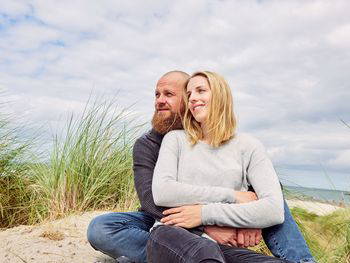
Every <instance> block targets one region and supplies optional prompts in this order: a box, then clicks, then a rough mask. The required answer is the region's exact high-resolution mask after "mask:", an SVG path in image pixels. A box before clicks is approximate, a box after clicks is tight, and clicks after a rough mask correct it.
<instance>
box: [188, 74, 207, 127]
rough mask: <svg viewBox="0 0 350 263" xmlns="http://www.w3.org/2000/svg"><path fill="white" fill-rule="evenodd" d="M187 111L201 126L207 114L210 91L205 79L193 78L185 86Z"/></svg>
mask: <svg viewBox="0 0 350 263" xmlns="http://www.w3.org/2000/svg"><path fill="white" fill-rule="evenodd" d="M187 98H188V106H189V109H190V111H191V113H192V115H193V117H194V118H195V120H196V121H197V122H199V123H201V124H203V123H204V122H205V120H206V118H207V116H208V113H209V104H210V99H211V89H210V86H209V82H208V80H207V79H206V78H205V77H202V76H195V77H193V78H191V79H190V81H189V82H188V84H187Z"/></svg>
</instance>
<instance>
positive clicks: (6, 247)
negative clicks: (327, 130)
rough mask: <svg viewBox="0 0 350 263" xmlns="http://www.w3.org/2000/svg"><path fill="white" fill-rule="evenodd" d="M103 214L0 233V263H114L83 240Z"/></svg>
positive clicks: (312, 207) (323, 207)
mask: <svg viewBox="0 0 350 263" xmlns="http://www.w3.org/2000/svg"><path fill="white" fill-rule="evenodd" d="M288 203H289V205H290V207H294V206H298V207H301V208H305V209H307V210H309V211H311V212H314V213H317V214H319V215H324V214H327V213H331V212H333V211H335V210H337V209H342V208H339V207H337V206H333V205H328V204H323V203H317V202H307V201H298V200H296V201H294V200H292V201H288ZM103 213H105V212H89V213H84V214H83V215H74V216H69V217H67V218H64V219H61V220H56V221H53V222H48V223H44V224H40V225H37V226H19V227H15V228H11V229H7V230H5V231H0V244H1V245H0V262H1V263H23V262H28V263H29V262H40V263H41V262H42V263H46V262H47V263H48V262H51V263H54V262H55V263H56V262H57V263H58V262H106V263H108V262H114V261H113V260H112V259H111V258H110V257H108V256H105V255H103V254H102V253H99V252H97V251H95V250H94V249H93V248H91V246H90V245H89V243H88V242H87V240H86V228H87V226H88V224H89V222H90V220H91V219H92V218H93V217H95V216H97V215H99V214H103Z"/></svg>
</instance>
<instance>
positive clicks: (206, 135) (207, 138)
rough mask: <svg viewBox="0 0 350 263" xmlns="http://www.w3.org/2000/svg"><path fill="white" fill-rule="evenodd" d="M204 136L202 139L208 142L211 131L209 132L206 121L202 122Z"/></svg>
mask: <svg viewBox="0 0 350 263" xmlns="http://www.w3.org/2000/svg"><path fill="white" fill-rule="evenodd" d="M201 128H202V133H203V138H202V141H204V142H206V143H208V142H209V133H208V127H207V126H206V125H205V123H201Z"/></svg>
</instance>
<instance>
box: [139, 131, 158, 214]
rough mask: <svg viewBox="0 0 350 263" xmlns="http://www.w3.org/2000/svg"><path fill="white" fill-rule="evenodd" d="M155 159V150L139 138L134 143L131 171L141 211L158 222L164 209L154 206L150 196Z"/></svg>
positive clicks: (156, 154) (156, 155)
mask: <svg viewBox="0 0 350 263" xmlns="http://www.w3.org/2000/svg"><path fill="white" fill-rule="evenodd" d="M157 157H158V153H157V152H155V149H152V147H151V146H150V145H149V144H148V143H147V141H145V139H144V138H142V137H141V138H139V139H138V140H137V141H136V142H135V145H134V148H133V162H134V165H133V169H134V182H135V188H136V192H137V195H138V197H139V200H140V203H141V207H142V209H143V210H144V211H146V212H147V213H149V214H151V215H152V216H153V217H154V218H155V219H158V220H159V219H160V218H162V217H163V215H162V212H163V211H164V210H165V208H163V207H160V206H156V205H155V204H154V200H153V195H152V177H153V171H154V167H155V165H156V162H157Z"/></svg>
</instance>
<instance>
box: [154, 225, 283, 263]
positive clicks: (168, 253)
mask: <svg viewBox="0 0 350 263" xmlns="http://www.w3.org/2000/svg"><path fill="white" fill-rule="evenodd" d="M147 262H149V263H152V262H154V263H162V262H164V263H168V262H173V263H175V262H178V263H199V262H222V263H225V262H226V263H236V262H242V263H248V262H250V263H260V262H266V263H270V262H271V263H272V262H290V261H286V260H283V259H278V258H274V257H270V256H266V255H262V254H259V253H256V252H254V251H252V250H249V249H245V248H236V247H230V246H225V245H218V244H217V243H215V242H213V241H211V240H209V239H207V238H204V237H200V236H197V235H195V234H192V233H191V232H189V231H188V230H186V229H184V228H181V227H175V226H166V225H161V226H158V227H156V228H155V229H153V231H152V232H151V235H150V238H149V240H148V243H147Z"/></svg>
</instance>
